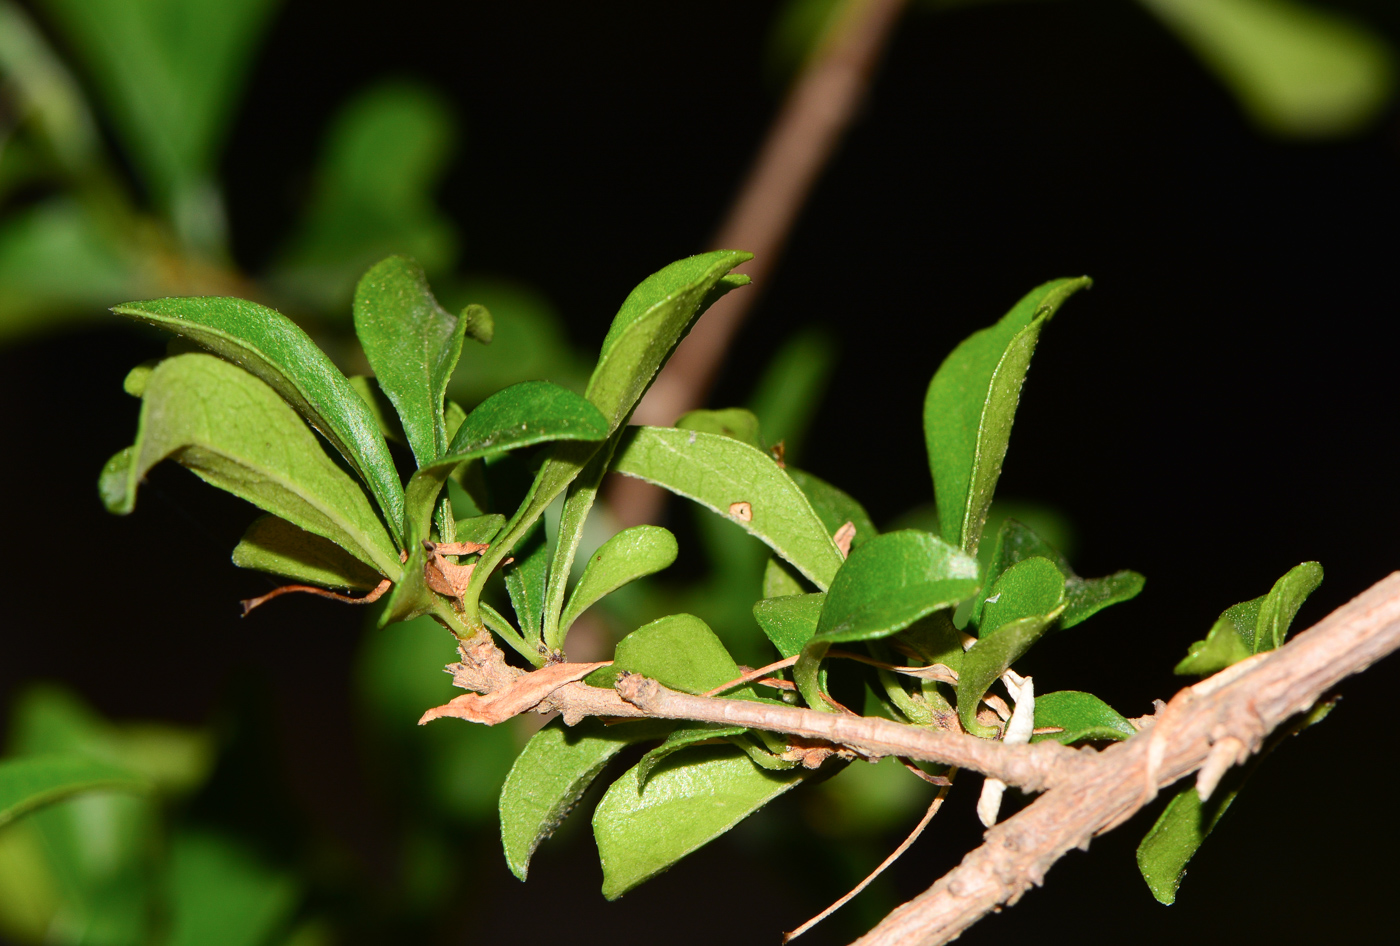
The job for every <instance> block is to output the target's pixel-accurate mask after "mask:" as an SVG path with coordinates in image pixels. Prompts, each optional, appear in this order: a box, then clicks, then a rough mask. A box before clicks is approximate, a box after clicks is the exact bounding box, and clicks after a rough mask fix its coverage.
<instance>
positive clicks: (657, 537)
mask: <svg viewBox="0 0 1400 946" xmlns="http://www.w3.org/2000/svg"><path fill="white" fill-rule="evenodd" d="M679 551H680V549H679V547H678V546H677V545H676V537H675V536H674V535H672V534H671V533H670V532H668V531H667V530H666V529H663V528H661V527H660V526H648V525H640V526H633V527H632V528H630V529H623V530H622V531H621V532H619V533H618V534H617V535H615V536H613V537H612V538H611V539H608V540H607V541H606V542H604V543H603V544H602V546H601V547H600V548H599V549H598V551H596V552H594V553H593V556H592V557H591V558H589V560H588V564H587V565H586V566H584V571H583V575H582V576H581V577H580V578H579V580H578V584H577V585H575V586H574V590H573V594H571V595H570V596H569V603H568V605H567V606H566V607H565V608H564V614H563V616H562V617H561V618H560V619H559V633H560V635H561V636H562V635H564V634H567V633H568V631H569V627H570V626H571V625H572V624H573V623H574V621H575V620H576V619H577V618H578V616H579V615H580V614H582V613H583V612H584V611H586V610H588V608H590V607H592V606H593V604H595V603H596V602H597V601H599V600H600V599H601V598H602V597H603V596H604V595H608V594H612V593H613V592H614V591H616V590H617V589H619V588H621V587H622V586H623V585H625V584H627V583H628V582H632V581H636V580H637V579H638V578H642V577H645V576H646V575H654V574H655V573H657V572H659V571H661V570H662V569H663V568H667V567H668V566H670V564H671V563H672V562H674V561H675V560H676V555H677V553H678V552H679Z"/></svg>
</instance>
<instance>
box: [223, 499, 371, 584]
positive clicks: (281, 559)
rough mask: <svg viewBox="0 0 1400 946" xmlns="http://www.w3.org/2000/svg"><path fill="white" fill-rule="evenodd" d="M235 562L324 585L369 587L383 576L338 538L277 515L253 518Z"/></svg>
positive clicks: (272, 573) (238, 546)
mask: <svg viewBox="0 0 1400 946" xmlns="http://www.w3.org/2000/svg"><path fill="white" fill-rule="evenodd" d="M233 564H235V565H237V566H238V567H239V568H251V569H255V570H256V571H260V572H267V573H268V574H271V575H281V576H282V577H283V578H291V579H293V580H295V581H300V582H305V583H307V584H309V585H319V586H320V587H322V588H355V589H359V590H361V591H369V590H370V589H372V588H374V586H375V585H377V584H379V580H380V576H379V574H378V573H377V572H375V571H374V569H372V568H370V567H369V566H367V565H365V564H364V563H363V562H361V561H360V560H359V559H357V558H355V557H354V556H353V555H351V554H349V553H348V552H346V551H345V550H344V549H342V548H341V547H340V546H338V545H336V544H335V543H334V542H329V541H327V540H326V539H323V538H321V537H320V536H319V535H313V534H312V533H310V532H307V531H306V530H305V529H299V528H297V527H296V526H294V525H292V524H291V523H290V522H288V521H287V520H285V519H279V518H277V517H276V516H259V517H258V518H257V519H255V520H253V524H252V525H250V526H249V527H248V531H247V532H245V533H243V538H242V539H241V540H240V541H239V543H238V545H236V546H234V549H233Z"/></svg>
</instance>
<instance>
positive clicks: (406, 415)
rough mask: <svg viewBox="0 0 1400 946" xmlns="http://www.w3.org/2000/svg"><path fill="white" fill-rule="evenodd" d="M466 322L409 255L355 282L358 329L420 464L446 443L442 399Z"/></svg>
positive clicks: (387, 262) (383, 262) (393, 258)
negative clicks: (450, 309) (443, 303)
mask: <svg viewBox="0 0 1400 946" xmlns="http://www.w3.org/2000/svg"><path fill="white" fill-rule="evenodd" d="M466 328H467V323H466V320H465V319H459V318H457V317H456V316H455V315H453V314H452V313H451V312H448V311H447V310H446V309H444V308H443V307H442V306H440V305H439V304H438V301H437V298H436V297H435V296H434V295H433V291H432V289H430V288H429V287H428V277H427V276H426V275H425V274H424V273H423V267H421V266H419V265H418V264H417V263H416V262H414V261H413V260H411V259H409V258H407V257H405V256H391V257H389V258H388V259H385V260H381V261H380V262H378V263H376V264H375V265H374V266H372V267H371V268H370V271H369V272H367V273H365V275H364V277H363V278H362V279H361V280H360V282H359V285H358V286H356V287H355V334H356V335H358V336H359V338H360V344H361V345H363V346H364V349H365V357H367V358H368V359H369V363H370V367H372V368H373V369H374V374H375V378H376V379H377V380H378V381H379V387H380V388H381V389H382V390H383V391H384V393H385V395H387V396H388V398H389V400H390V401H392V402H393V404H394V407H395V409H396V410H397V411H398V415H399V421H400V422H401V423H402V424H403V430H404V435H405V436H406V437H407V438H408V445H409V447H410V448H411V449H412V450H413V456H414V458H415V459H416V460H417V461H418V465H419V466H420V467H421V466H423V465H425V464H427V463H430V462H432V461H433V460H436V459H437V458H438V457H440V456H442V455H443V454H444V453H445V452H446V451H447V425H446V423H445V422H444V420H443V415H442V409H443V400H444V399H445V398H446V397H447V382H448V381H449V380H450V379H451V377H452V371H453V369H454V368H456V367H457V358H458V356H460V355H461V353H462V335H463V333H464V332H465V331H466Z"/></svg>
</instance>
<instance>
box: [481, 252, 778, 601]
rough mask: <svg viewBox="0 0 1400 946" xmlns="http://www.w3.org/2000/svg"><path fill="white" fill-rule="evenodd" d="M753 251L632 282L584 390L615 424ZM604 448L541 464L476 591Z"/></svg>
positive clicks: (574, 450)
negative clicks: (527, 494)
mask: <svg viewBox="0 0 1400 946" xmlns="http://www.w3.org/2000/svg"><path fill="white" fill-rule="evenodd" d="M750 258H752V254H750V253H739V252H734V251H732V250H717V251H715V252H713V253H702V254H700V255H698V256H692V257H689V258H687V259H683V260H680V261H678V262H675V263H672V264H671V265H670V266H667V267H666V268H665V269H662V270H660V271H659V272H656V273H653V274H652V275H651V276H648V277H647V278H646V279H644V280H642V282H641V283H640V284H639V285H638V286H637V288H635V289H633V290H632V292H631V293H630V294H629V295H628V296H627V298H626V299H625V300H624V301H623V303H622V308H621V309H619V310H618V313H617V315H616V316H615V317H614V318H613V322H612V326H611V327H610V328H609V329H608V334H607V335H606V336H605V337H604V338H603V347H602V351H601V352H600V353H599V355H598V363H597V365H596V366H595V367H594V369H593V376H592V377H591V378H590V379H589V381H588V389H587V390H586V391H585V392H584V396H585V397H586V398H587V399H588V400H589V401H590V402H592V403H593V405H594V406H595V407H597V408H598V410H599V411H601V412H602V414H603V417H604V418H605V419H606V421H607V423H608V433H609V434H611V433H612V432H614V431H616V430H617V429H618V428H619V427H621V426H622V425H623V424H624V423H625V422H626V420H627V418H628V417H629V416H630V415H631V413H632V409H633V408H634V407H636V405H637V402H638V401H639V400H641V397H642V394H644V393H645V392H646V389H647V388H648V387H650V385H651V382H652V380H653V379H654V378H655V377H656V374H657V372H658V371H660V370H661V366H662V365H663V364H665V362H666V359H667V358H669V357H671V352H673V351H674V350H675V348H676V345H678V344H680V340H681V339H682V338H683V337H684V336H685V333H686V332H688V331H690V326H691V325H693V324H694V323H695V320H696V319H698V318H699V317H700V316H701V314H703V313H704V311H705V310H706V309H707V308H709V306H710V305H711V304H712V303H713V302H714V301H715V300H716V299H719V298H720V297H721V296H723V295H724V294H725V293H726V292H728V291H729V290H731V289H734V288H736V287H738V286H742V285H746V284H747V283H748V281H749V279H748V277H747V276H738V275H730V273H729V271H730V270H731V269H733V268H734V267H735V266H737V265H739V264H740V263H742V262H744V261H745V260H747V259H750ZM597 452H598V448H597V447H596V446H585V445H579V444H561V445H559V446H557V447H555V448H554V450H553V451H552V452H551V454H550V456H549V458H548V459H546V460H545V462H544V464H543V465H542V466H541V467H540V471H539V473H538V474H537V475H536V476H535V482H534V485H533V486H532V487H531V490H530V494H529V500H528V501H527V502H526V503H525V504H524V505H523V506H521V508H520V509H519V510H517V511H516V514H515V516H514V517H513V518H512V519H511V521H510V523H509V524H508V525H507V526H506V528H505V531H504V533H503V534H502V536H501V539H500V541H499V542H497V544H496V545H495V546H494V547H493V548H492V549H491V550H490V551H489V552H488V553H486V555H484V556H483V557H482V560H481V562H480V564H479V565H478V567H477V570H476V572H475V573H474V574H473V575H472V582H471V589H472V590H473V591H474V592H475V594H476V595H479V594H480V589H481V587H482V585H483V584H484V583H485V581H486V579H487V578H488V577H489V576H490V575H491V573H492V572H494V571H495V569H496V566H497V565H498V564H500V562H501V561H502V560H504V559H505V557H506V556H507V555H509V554H510V553H511V552H512V551H513V550H514V548H515V544H516V543H517V542H519V541H520V539H521V538H522V537H523V536H524V535H525V531H526V530H527V529H529V528H530V526H531V525H532V524H533V523H534V521H535V520H536V519H538V518H539V517H540V516H541V515H543V513H544V511H545V509H546V508H548V506H549V504H550V503H552V502H553V501H554V498H555V497H556V496H558V495H559V494H560V493H562V492H564V490H565V489H567V488H568V486H569V484H570V483H572V482H573V481H574V479H575V478H576V477H577V476H578V475H579V474H580V473H582V472H583V470H584V468H585V467H586V466H587V465H588V463H589V461H590V460H592V459H593V456H594V454H595V453H597ZM465 604H466V608H467V617H468V619H471V618H473V617H474V616H475V614H474V609H475V607H476V598H475V596H473V595H468V600H467V601H466V602H465Z"/></svg>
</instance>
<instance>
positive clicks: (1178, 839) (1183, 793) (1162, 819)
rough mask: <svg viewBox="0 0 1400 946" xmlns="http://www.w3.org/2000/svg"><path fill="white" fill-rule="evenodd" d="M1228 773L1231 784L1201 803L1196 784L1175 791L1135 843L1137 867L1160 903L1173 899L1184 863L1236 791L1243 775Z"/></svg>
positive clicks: (1179, 882) (1213, 825)
mask: <svg viewBox="0 0 1400 946" xmlns="http://www.w3.org/2000/svg"><path fill="white" fill-rule="evenodd" d="M1231 775H1234V773H1231ZM1231 775H1227V776H1226V781H1227V782H1232V783H1234V784H1222V785H1220V786H1219V787H1217V788H1216V790H1215V793H1214V794H1212V795H1211V797H1210V801H1208V802H1204V803H1202V801H1201V796H1200V794H1199V793H1197V791H1196V786H1195V785H1189V786H1187V787H1186V788H1183V789H1181V790H1180V791H1178V792H1177V793H1176V795H1175V796H1174V797H1173V798H1172V800H1171V801H1170V802H1168V803H1167V807H1166V808H1164V809H1163V810H1162V814H1161V815H1159V816H1158V818H1157V822H1156V824H1154V825H1153V826H1152V829H1151V830H1150V831H1148V832H1147V834H1146V836H1145V837H1143V839H1142V843H1141V844H1139V845H1138V849H1137V862H1138V870H1140V871H1141V872H1142V877H1143V880H1146V881H1147V886H1148V888H1149V889H1150V890H1151V891H1152V896H1154V897H1156V898H1157V901H1158V902H1159V903H1164V904H1168V905H1170V904H1172V903H1174V902H1176V891H1177V888H1179V887H1180V886H1181V880H1182V878H1183V877H1185V876H1186V865H1187V864H1188V863H1189V862H1190V861H1191V858H1192V857H1194V856H1195V854H1196V851H1197V850H1199V849H1200V847H1201V845H1202V844H1203V843H1204V842H1205V839H1206V838H1207V837H1208V836H1209V835H1210V833H1211V831H1213V830H1215V826H1216V825H1217V824H1219V823H1220V819H1221V818H1223V817H1224V816H1225V812H1226V811H1227V810H1228V809H1229V807H1230V803H1231V802H1233V801H1234V800H1235V796H1236V795H1238V794H1239V790H1240V787H1241V785H1243V779H1241V778H1239V777H1238V776H1235V777H1234V778H1232V777H1231Z"/></svg>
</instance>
